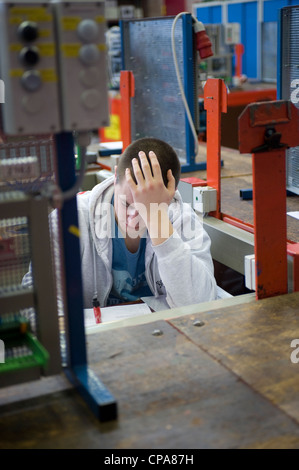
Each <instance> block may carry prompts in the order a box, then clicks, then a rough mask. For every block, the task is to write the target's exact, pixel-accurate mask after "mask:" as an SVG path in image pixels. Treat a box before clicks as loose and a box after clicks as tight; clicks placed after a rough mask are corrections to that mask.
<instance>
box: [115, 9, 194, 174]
mask: <svg viewBox="0 0 299 470" xmlns="http://www.w3.org/2000/svg"><path fill="white" fill-rule="evenodd" d="M173 21H174V18H173V17H162V18H147V19H140V20H127V21H122V22H121V34H122V56H123V69H124V70H130V71H132V72H133V74H134V79H135V96H134V98H133V101H132V113H131V125H132V136H131V137H132V140H136V139H138V138H141V137H145V136H147V137H155V138H159V139H162V140H165V141H167V142H168V143H169V144H170V145H172V147H173V148H174V149H175V150H176V152H177V154H178V157H179V159H180V160H181V162H182V164H184V163H186V162H187V161H188V159H189V158H191V159H192V158H193V157H194V138H193V135H192V132H191V129H190V126H189V123H188V120H187V117H186V114H185V108H184V105H183V101H182V97H181V93H180V89H179V86H178V81H177V77H176V72H175V66H174V61H173V54H172V47H171V29H172V24H173ZM175 45H176V46H175V47H176V55H177V60H178V65H179V70H180V75H181V79H182V82H183V87H184V91H185V95H186V100H187V102H188V105H189V108H190V113H191V115H192V117H193V120H194V123H195V128H196V129H198V127H199V105H198V93H197V91H198V83H197V75H198V63H197V52H196V50H195V48H194V47H193V32H192V16H191V15H190V14H186V15H183V16H182V17H181V18H179V20H178V21H177V23H176V27H175ZM182 169H183V168H182Z"/></svg>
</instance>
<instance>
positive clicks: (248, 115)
mask: <svg viewBox="0 0 299 470" xmlns="http://www.w3.org/2000/svg"><path fill="white" fill-rule="evenodd" d="M298 128H299V114H298V110H297V109H296V107H295V106H294V105H293V104H292V103H291V102H289V101H282V100H280V101H267V102H262V103H253V104H250V105H248V106H247V107H246V108H245V110H244V111H243V112H242V114H241V115H240V117H239V150H240V153H252V154H253V155H252V174H253V208H254V251H255V270H256V297H257V298H258V299H262V298H266V297H271V296H275V295H280V294H286V293H287V292H288V276H287V222H286V170H285V149H286V148H287V147H296V146H298V145H299V133H298Z"/></svg>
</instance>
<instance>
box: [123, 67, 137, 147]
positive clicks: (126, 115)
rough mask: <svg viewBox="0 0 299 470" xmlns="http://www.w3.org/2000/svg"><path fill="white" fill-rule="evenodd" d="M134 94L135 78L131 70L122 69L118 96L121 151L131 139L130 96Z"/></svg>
mask: <svg viewBox="0 0 299 470" xmlns="http://www.w3.org/2000/svg"><path fill="white" fill-rule="evenodd" d="M134 95H135V79H134V75H133V72H131V71H129V70H122V71H121V72H120V97H121V117H120V124H121V137H122V141H123V151H124V150H125V149H126V148H127V147H128V145H130V143H131V141H132V134H131V98H133V96H134Z"/></svg>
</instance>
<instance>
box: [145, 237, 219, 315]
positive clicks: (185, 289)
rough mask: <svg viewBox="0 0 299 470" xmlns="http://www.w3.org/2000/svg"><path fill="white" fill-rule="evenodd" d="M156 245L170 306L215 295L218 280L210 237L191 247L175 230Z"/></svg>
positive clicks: (213, 297)
mask: <svg viewBox="0 0 299 470" xmlns="http://www.w3.org/2000/svg"><path fill="white" fill-rule="evenodd" d="M153 248H154V251H155V254H156V256H157V259H158V266H159V273H160V275H161V279H162V281H163V283H164V286H165V289H166V295H167V297H166V298H167V302H168V303H169V305H170V307H178V306H183V305H190V304H195V303H199V302H204V301H209V300H214V299H215V298H216V281H215V278H214V273H213V263H212V259H211V256H210V253H209V244H208V241H206V242H205V243H204V244H203V245H202V246H200V247H198V246H193V247H191V246H187V245H186V244H185V243H184V242H183V241H182V240H181V238H180V237H179V236H178V235H177V234H174V235H173V236H172V237H171V238H170V239H169V240H167V241H165V242H164V243H163V244H161V245H156V246H154V247H153ZM179 273H181V275H180V274H179Z"/></svg>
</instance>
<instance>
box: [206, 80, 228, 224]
mask: <svg viewBox="0 0 299 470" xmlns="http://www.w3.org/2000/svg"><path fill="white" fill-rule="evenodd" d="M204 108H205V109H206V111H207V117H206V126H207V185H208V186H211V187H212V188H215V189H216V190H217V206H216V211H214V212H211V213H210V215H212V216H214V217H216V218H217V219H220V218H221V113H226V112H227V89H226V86H225V83H224V81H223V80H221V79H219V78H209V79H208V80H207V82H206V84H205V87H204Z"/></svg>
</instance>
